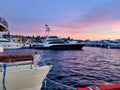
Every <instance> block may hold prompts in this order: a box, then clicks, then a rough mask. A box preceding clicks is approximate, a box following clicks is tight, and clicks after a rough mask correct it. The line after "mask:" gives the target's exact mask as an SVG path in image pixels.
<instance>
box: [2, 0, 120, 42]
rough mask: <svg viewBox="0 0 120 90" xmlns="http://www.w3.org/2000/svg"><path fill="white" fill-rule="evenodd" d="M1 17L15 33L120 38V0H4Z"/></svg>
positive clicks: (79, 37) (78, 37)
mask: <svg viewBox="0 0 120 90" xmlns="http://www.w3.org/2000/svg"><path fill="white" fill-rule="evenodd" d="M0 11H1V12H0V16H1V17H3V18H5V19H6V20H7V22H8V24H9V31H10V33H11V34H17V35H29V36H32V35H35V36H37V35H40V36H41V35H44V31H45V27H44V25H45V24H48V25H49V26H50V28H51V30H52V31H51V33H50V34H51V35H58V36H61V37H68V36H70V37H71V38H74V39H83V40H85V39H91V40H99V39H108V38H109V39H119V38H120V0H1V3H0Z"/></svg>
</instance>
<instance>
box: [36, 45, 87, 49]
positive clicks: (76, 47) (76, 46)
mask: <svg viewBox="0 0 120 90" xmlns="http://www.w3.org/2000/svg"><path fill="white" fill-rule="evenodd" d="M83 46H85V44H62V45H59V44H58V45H51V46H49V47H45V46H43V47H42V46H35V47H34V48H35V49H51V50H81V49H82V48H83Z"/></svg>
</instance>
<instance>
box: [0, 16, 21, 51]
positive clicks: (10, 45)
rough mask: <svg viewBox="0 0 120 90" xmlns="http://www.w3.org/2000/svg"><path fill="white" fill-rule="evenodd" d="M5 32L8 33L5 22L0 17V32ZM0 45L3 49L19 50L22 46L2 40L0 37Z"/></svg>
mask: <svg viewBox="0 0 120 90" xmlns="http://www.w3.org/2000/svg"><path fill="white" fill-rule="evenodd" d="M6 31H8V24H7V21H6V20H5V19H4V18H1V17H0V32H6ZM0 44H1V45H2V47H3V49H19V48H22V47H23V44H20V43H15V42H13V41H11V40H8V39H5V38H3V37H2V36H0ZM0 50H1V49H0Z"/></svg>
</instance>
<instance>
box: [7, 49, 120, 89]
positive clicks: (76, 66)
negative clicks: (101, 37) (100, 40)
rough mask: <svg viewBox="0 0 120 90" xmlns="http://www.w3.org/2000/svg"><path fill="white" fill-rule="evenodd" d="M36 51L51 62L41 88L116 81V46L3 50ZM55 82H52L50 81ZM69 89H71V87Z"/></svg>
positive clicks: (119, 61) (119, 67) (119, 64)
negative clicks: (81, 48) (106, 47)
mask: <svg viewBox="0 0 120 90" xmlns="http://www.w3.org/2000/svg"><path fill="white" fill-rule="evenodd" d="M35 51H38V52H39V53H41V54H42V55H43V58H47V57H51V58H52V60H50V61H46V63H48V64H49V63H50V64H52V65H53V67H52V69H51V71H50V72H49V74H48V76H47V77H48V79H47V80H46V81H47V87H46V88H45V84H44V85H43V88H42V90H70V88H69V87H64V86H62V85H60V84H59V83H61V84H63V85H68V86H70V87H74V88H77V87H83V86H88V85H102V84H108V83H120V55H119V54H120V49H105V48H94V47H84V48H83V50H77V51H74V50H68V51H67V50H63V51H60V50H57V51H56V50H33V49H22V50H6V51H5V52H7V53H24V52H26V53H27V52H30V53H34V52H35ZM51 80H53V81H55V82H57V83H54V82H53V81H51ZM71 90H72V88H71Z"/></svg>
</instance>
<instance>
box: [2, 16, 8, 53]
mask: <svg viewBox="0 0 120 90" xmlns="http://www.w3.org/2000/svg"><path fill="white" fill-rule="evenodd" d="M5 31H8V24H7V22H6V20H5V19H4V18H1V17H0V32H5ZM0 52H3V46H2V45H1V44H0Z"/></svg>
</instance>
